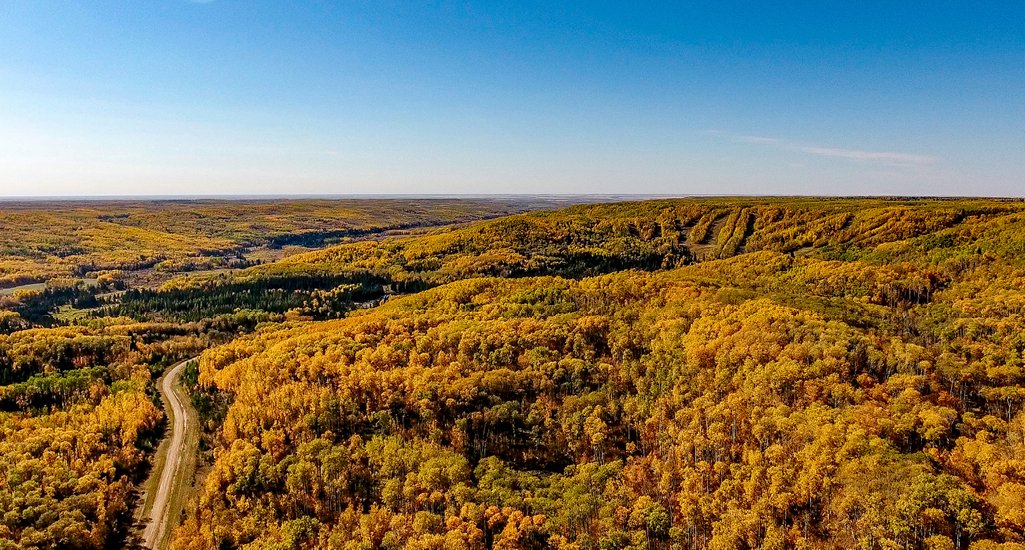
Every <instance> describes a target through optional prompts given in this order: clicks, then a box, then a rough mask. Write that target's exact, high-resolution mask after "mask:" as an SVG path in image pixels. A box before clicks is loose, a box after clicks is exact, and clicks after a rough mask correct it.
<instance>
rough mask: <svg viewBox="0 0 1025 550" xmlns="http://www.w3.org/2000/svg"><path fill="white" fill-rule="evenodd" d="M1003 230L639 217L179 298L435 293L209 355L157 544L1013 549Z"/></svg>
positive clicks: (915, 206) (282, 269) (836, 205)
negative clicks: (218, 398)
mask: <svg viewBox="0 0 1025 550" xmlns="http://www.w3.org/2000/svg"><path fill="white" fill-rule="evenodd" d="M1023 236H1025V215H1023V213H1022V207H1021V205H1020V204H1018V203H1000V202H986V201H976V202H960V201H959V202H955V201H925V202H898V201H813V200H772V201H755V200H750V201H747V200H737V201H725V200H723V201H716V200H710V201H672V202H646V203H631V204H618V205H605V206H591V207H574V208H571V209H567V210H565V211H560V212H555V213H540V214H528V215H524V216H516V217H511V218H506V219H502V220H498V221H495V222H487V223H483V224H479V225H475V226H473V227H470V228H466V229H459V230H455V231H451V232H445V233H441V234H438V235H432V236H426V237H419V238H415V239H407V240H400V241H390V242H383V243H357V244H352V245H343V246H340V247H336V248H332V249H328V250H325V251H322V252H316V253H311V254H308V255H303V256H296V257H293V258H290V259H288V260H286V261H284V262H281V263H278V264H275V265H272V266H264V267H259V268H254V269H251V270H249V271H246V272H244V273H242V274H241V275H236V276H235V277H232V278H222V279H220V280H213V281H210V280H206V281H200V280H184V281H178V282H175V283H174V284H173V285H172V286H171V287H169V290H171V289H178V290H181V289H189V288H204V285H206V287H208V288H213V287H215V286H216V285H219V284H229V283H230V284H244V283H247V282H252V281H263V280H266V279H268V278H271V279H272V278H275V277H292V276H295V275H296V274H299V275H300V276H316V277H322V276H335V277H339V276H345V277H355V276H363V277H369V276H372V277H376V278H377V280H376V281H375V283H374V284H379V285H381V286H382V288H383V287H384V286H386V285H387V286H390V287H391V291H392V292H412V291H414V290H417V289H418V288H426V287H431V286H437V288H433V289H431V290H426V291H423V292H419V293H416V294H413V295H410V296H405V297H401V298H394V299H392V300H390V301H388V302H387V303H385V304H384V305H382V306H380V307H376V308H373V309H369V310H360V311H357V312H353V313H350V314H348V316H347V317H346V318H344V319H339V320H329V321H322V322H301V321H290V322H286V323H284V324H280V325H264V326H262V327H260V328H259V329H258V330H257V331H256V332H255V333H253V334H251V335H248V336H243V337H241V338H239V339H237V340H235V341H233V342H232V343H230V344H227V345H225V346H221V347H217V348H214V349H211V350H209V351H208V352H206V353H205V354H204V355H203V357H202V359H201V362H200V372H199V378H198V383H199V386H200V387H201V388H205V390H204V391H206V392H218V393H219V394H223V393H226V394H227V395H229V396H231V399H232V404H231V406H230V407H229V409H228V411H227V415H226V417H225V419H224V421H223V424H221V425H220V427H219V428H217V432H216V447H217V448H216V449H215V456H216V461H215V464H214V466H213V468H212V470H211V472H210V473H209V474H208V475H207V477H206V479H205V481H204V483H203V485H202V487H201V489H200V494H199V495H198V496H197V497H196V499H195V500H194V501H193V503H192V505H191V506H190V509H189V512H188V515H187V518H186V520H185V523H184V525H183V526H182V527H181V528H180V529H179V530H178V531H177V533H176V536H175V542H174V548H177V549H215V548H242V547H245V548H250V549H256V548H353V549H355V548H400V547H404V548H453V549H454V548H460V549H485V548H487V549H498V548H501V549H515V548H544V547H552V548H560V549H566V550H569V549H580V550H590V549H601V550H609V549H625V548H645V549H652V548H665V549H670V548H680V549H684V548H714V549H734V548H737V549H740V548H759V547H760V548H837V549H839V548H936V549H947V548H951V549H955V548H956V549H962V548H973V549H976V550H981V549H988V548H1008V549H1010V548H1020V547H1021V546H1019V545H1020V544H1021V543H1022V542H1025V538H1023V537H1025V513H1023V510H1025V467H1023V465H1025V413H1023V412H1022V411H1023V407H1022V406H1023V402H1025V386H1023V385H1022V384H1023V382H1025V371H1023V370H1022V369H1023V363H1022V361H1023V357H1022V353H1023V350H1025V337H1023V336H1022V335H1023V334H1025V333H1023V328H1025V317H1023V314H1025V311H1023V308H1025V292H1023V290H1022V289H1023V288H1025V240H1023ZM602 273H605V274H602ZM553 274H554V275H560V276H562V277H566V278H562V277H552V276H551V275H553ZM481 276H485V277H484V278H480V277H481ZM496 276H498V277H506V278H496ZM508 277H517V278H508ZM347 284H359V283H347ZM439 285H440V286H439Z"/></svg>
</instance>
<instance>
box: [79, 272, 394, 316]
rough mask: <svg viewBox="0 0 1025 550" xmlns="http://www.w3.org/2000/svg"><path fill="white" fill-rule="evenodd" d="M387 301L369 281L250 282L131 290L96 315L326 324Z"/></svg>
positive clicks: (371, 278) (373, 279) (376, 282)
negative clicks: (295, 319)
mask: <svg viewBox="0 0 1025 550" xmlns="http://www.w3.org/2000/svg"><path fill="white" fill-rule="evenodd" d="M383 295H384V287H383V281H382V280H381V279H379V278H377V277H374V276H371V275H357V276H354V277H350V276H344V275H343V276H330V275H322V276H294V277H275V278H271V279H259V280H252V281H233V280H231V279H227V278H216V279H212V280H209V281H207V282H205V283H204V284H203V285H202V286H199V287H185V288H178V287H174V286H168V287H165V288H162V289H159V290H145V289H143V290H137V289H132V290H128V291H127V292H125V293H123V294H121V295H119V296H117V297H116V298H114V299H112V300H110V302H112V303H110V304H109V305H105V306H103V307H101V308H100V309H99V310H97V312H96V313H95V314H94V315H98V316H125V317H131V318H133V319H137V320H162V321H175V322H196V321H201V320H203V319H209V318H214V317H218V316H223V315H229V314H232V313H234V312H236V311H239V310H254V311H263V312H267V313H277V314H282V313H286V312H291V313H293V314H295V315H298V316H307V317H312V318H317V319H325V318H333V317H340V316H342V315H344V314H345V312H347V311H349V310H351V309H353V308H354V307H356V304H359V303H363V302H367V301H371V300H376V299H378V298H381V297H382V296H383Z"/></svg>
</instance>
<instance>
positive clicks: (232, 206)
mask: <svg viewBox="0 0 1025 550" xmlns="http://www.w3.org/2000/svg"><path fill="white" fill-rule="evenodd" d="M547 206H550V205H548V204H547V203H542V202H537V203H533V202H530V201H506V202H500V201H486V200H478V201H474V200H398V199H395V200H385V199H381V200H293V201H282V200H278V201H266V200H264V201H225V200H195V201H149V202H143V201H104V202H100V201H82V202H54V203H50V202H27V203H0V289H3V288H6V287H11V286H15V285H20V284H26V283H34V282H40V281H45V280H47V279H49V278H53V277H68V276H72V275H74V276H83V275H85V274H86V273H89V272H96V271H103V270H120V271H132V270H139V269H146V268H152V267H154V266H159V267H160V268H162V269H164V270H166V271H171V272H174V271H189V270H193V269H210V268H214V267H224V266H231V265H235V264H238V263H240V262H239V261H238V260H241V259H244V258H245V252H246V251H247V249H248V248H250V247H256V246H270V247H281V246H287V245H300V246H306V247H318V246H323V245H324V244H325V243H331V242H339V241H342V240H345V239H352V238H360V237H365V236H367V235H372V234H377V233H382V232H386V231H388V230H398V229H408V228H415V227H430V226H438V225H444V224H451V223H461V222H468V221H474V220H480V219H485V218H494V217H497V216H502V215H507V214H512V213H516V212H523V211H525V210H530V209H532V208H537V207H547ZM233 260H234V262H233ZM241 263H242V264H243V265H245V262H241Z"/></svg>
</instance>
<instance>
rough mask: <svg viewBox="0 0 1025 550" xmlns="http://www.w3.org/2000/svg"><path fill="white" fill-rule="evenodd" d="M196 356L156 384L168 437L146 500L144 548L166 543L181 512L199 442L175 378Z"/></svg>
mask: <svg viewBox="0 0 1025 550" xmlns="http://www.w3.org/2000/svg"><path fill="white" fill-rule="evenodd" d="M196 359H198V358H196V357H194V358H192V359H188V360H186V361H182V362H181V363H178V364H176V365H174V366H172V367H171V368H170V369H169V370H168V371H167V373H166V374H165V375H164V377H163V378H161V379H160V381H159V384H158V386H157V387H158V388H159V389H160V395H161V397H162V399H163V401H164V403H165V405H167V406H166V407H165V411H166V412H167V414H168V417H169V420H170V422H171V438H170V440H169V443H168V447H167V453H166V454H165V455H164V457H165V458H164V460H163V461H162V462H163V464H162V465H160V464H159V462H160V461H159V460H158V465H157V471H155V472H154V473H153V475H154V476H155V475H158V473H159V476H160V477H159V482H158V483H157V485H156V487H155V489H154V490H153V492H152V495H151V496H150V495H148V496H147V499H146V500H147V501H151V502H152V503H153V504H152V508H149V506H147V508H149V509H150V514H149V518H148V521H147V524H146V530H145V531H144V532H143V535H142V539H143V546H145V547H146V548H151V549H156V548H159V547H163V546H165V544H164V541H165V540H166V534H167V533H168V532H169V531H170V529H172V528H173V527H174V525H175V524H177V516H178V515H179V514H181V508H182V501H183V499H184V494H185V491H186V490H187V488H188V487H187V485H186V483H188V482H190V481H191V477H192V469H193V467H194V465H195V455H196V447H197V445H198V443H199V439H198V436H197V433H198V432H197V430H196V428H197V427H198V425H199V421H198V418H197V416H196V410H195V409H193V408H192V403H191V402H190V400H189V398H188V396H187V395H186V394H185V392H184V391H183V390H182V389H181V387H179V386H178V378H179V376H181V372H182V369H184V368H185V365H187V364H188V363H189V362H190V361H195V360H196Z"/></svg>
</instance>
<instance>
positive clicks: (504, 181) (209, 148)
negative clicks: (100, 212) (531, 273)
mask: <svg viewBox="0 0 1025 550" xmlns="http://www.w3.org/2000/svg"><path fill="white" fill-rule="evenodd" d="M290 193H297V194H350V193H359V194H363V193H470V194H480V193H651V194H680V195H686V194H830V195H835V194H916V195H1015V196H1020V195H1023V194H1025V2H1020V1H1016V2H1000V1H994V2H943V1H933V2H913V1H910V2H872V1H862V2H831V1H827V2H803V1H790V2H730V1H708V2H648V3H643V2H641V3H637V2H508V1H507V2H477V1H462V2H446V1H433V2H431V1H426V2H388V1H374V2H370V1H348V2H269V1H261V0H247V1H242V0H213V1H208V2H197V1H188V0H146V1H143V0H123V1H117V0H109V1H57V0H3V1H2V2H0V195H103V194H113V195H125V194H130V195H140V194H158V195H167V194H203V195H209V194H290Z"/></svg>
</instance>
